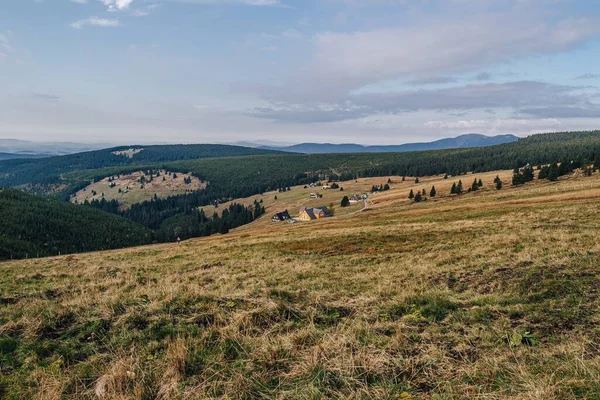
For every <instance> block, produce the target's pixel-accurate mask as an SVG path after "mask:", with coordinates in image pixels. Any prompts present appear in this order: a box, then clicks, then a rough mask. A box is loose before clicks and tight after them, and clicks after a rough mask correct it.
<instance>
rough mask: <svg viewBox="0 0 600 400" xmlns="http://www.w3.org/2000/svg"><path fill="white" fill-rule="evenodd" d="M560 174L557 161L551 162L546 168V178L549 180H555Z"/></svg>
mask: <svg viewBox="0 0 600 400" xmlns="http://www.w3.org/2000/svg"><path fill="white" fill-rule="evenodd" d="M559 175H560V169H559V166H558V164H557V163H554V164H552V165H551V166H550V167H549V168H548V176H547V178H548V180H549V181H556V180H557V179H558V177H559Z"/></svg>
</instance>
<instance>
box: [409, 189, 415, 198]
mask: <svg viewBox="0 0 600 400" xmlns="http://www.w3.org/2000/svg"><path fill="white" fill-rule="evenodd" d="M408 198H409V199H411V200H412V199H414V198H415V194H414V193H413V191H412V189H410V193H409V194H408Z"/></svg>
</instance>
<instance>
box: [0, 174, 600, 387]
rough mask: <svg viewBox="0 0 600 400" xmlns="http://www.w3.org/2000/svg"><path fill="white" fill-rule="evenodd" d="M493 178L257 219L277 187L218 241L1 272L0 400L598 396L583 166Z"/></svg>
mask: <svg viewBox="0 0 600 400" xmlns="http://www.w3.org/2000/svg"><path fill="white" fill-rule="evenodd" d="M496 174H500V176H501V177H502V178H503V179H504V180H505V184H506V186H507V187H505V188H504V189H502V190H500V191H497V190H495V189H494V188H493V184H492V179H493V177H495V176H496ZM510 176H511V172H510V171H501V172H491V173H486V174H481V175H479V174H477V175H466V176H461V177H460V179H462V181H463V183H464V184H465V186H466V187H468V186H470V184H471V182H472V181H473V179H474V178H475V177H477V178H480V177H481V178H482V180H483V181H484V187H483V188H482V190H479V191H477V192H475V193H469V194H465V195H463V196H460V197H456V196H449V195H448V192H449V188H450V185H451V184H452V182H454V181H457V180H458V178H450V179H448V180H445V179H443V178H442V177H440V176H437V177H429V178H421V183H419V184H415V183H414V181H412V178H411V179H407V181H406V182H398V178H397V177H396V178H394V177H392V180H393V181H394V182H395V183H393V184H392V189H391V190H390V191H387V192H384V193H380V194H377V195H375V196H374V197H373V199H372V202H371V205H370V208H369V210H367V211H360V209H361V208H362V207H361V206H360V205H356V206H354V208H353V209H347V210H346V209H345V210H342V209H341V208H339V207H338V208H337V210H336V211H337V212H336V216H335V217H334V218H330V219H327V220H322V221H316V222H311V223H296V224H287V223H281V224H273V223H271V222H270V221H269V220H270V215H271V214H272V213H273V212H275V211H278V210H279V209H282V208H290V211H292V209H294V211H295V208H296V207H298V206H299V205H304V203H307V200H306V193H304V191H305V189H303V188H302V187H294V188H292V191H290V192H286V193H281V194H280V193H277V194H275V193H266V194H265V195H264V196H263V203H264V204H265V205H266V207H267V214H266V215H265V216H263V217H262V218H261V219H259V220H257V221H255V222H253V223H252V224H249V225H246V226H244V227H241V228H239V229H237V230H235V231H232V232H231V233H229V234H228V235H226V236H219V235H217V236H212V237H208V238H203V239H195V240H190V241H187V242H184V243H181V244H179V245H177V244H163V245H156V246H147V247H139V248H134V249H126V250H118V251H108V252H98V253H89V254H79V255H72V256H67V257H57V258H50V259H37V260H23V261H18V262H7V263H3V264H0V269H1V273H0V372H1V373H0V398H6V399H20V398H41V399H61V398H65V399H82V398H83V399H130V398H131V399H154V398H158V399H202V398H224V399H225V398H226V399H230V398H232V399H261V398H264V399H270V398H280V399H320V398H355V399H360V398H363V399H368V398H381V399H411V398H414V399H467V398H482V399H559V398H560V399H586V398H587V399H597V398H600V348H599V346H600V325H599V323H600V309H599V307H600V238H599V237H598V232H599V231H600V174H599V173H596V174H594V175H593V176H592V177H587V178H584V177H579V176H570V177H567V178H564V179H561V180H560V181H559V182H555V183H549V182H541V181H537V180H536V181H535V182H534V183H529V184H527V185H525V186H522V187H517V188H512V187H508V179H509V177H510ZM386 180H387V178H377V179H361V180H358V181H357V182H345V183H344V184H343V185H342V186H344V188H345V190H344V193H340V192H335V193H334V192H328V193H327V194H326V196H331V198H329V197H327V198H324V199H323V200H321V201H318V203H325V204H328V203H329V202H330V201H334V200H335V199H336V198H337V199H338V200H337V202H339V199H340V198H341V195H343V194H350V193H352V192H354V191H357V192H358V191H362V190H365V189H367V188H370V187H371V185H372V184H376V183H377V184H379V183H385V181H386ZM432 185H435V186H436V189H437V191H438V197H436V199H434V200H432V199H430V200H428V201H426V202H423V203H419V204H413V203H411V202H410V201H409V200H408V199H407V196H408V192H409V190H410V189H411V188H412V189H414V190H415V191H416V190H417V189H422V188H426V189H427V191H429V189H430V188H431V186H432ZM309 191H314V190H309ZM275 195H277V196H278V199H277V200H274V196H275ZM253 199H254V198H251V199H248V201H251V200H253ZM315 202H317V201H315ZM337 202H336V203H337ZM309 205H310V204H309ZM313 205H317V204H313Z"/></svg>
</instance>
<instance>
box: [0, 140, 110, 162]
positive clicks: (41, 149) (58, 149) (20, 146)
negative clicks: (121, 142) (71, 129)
mask: <svg viewBox="0 0 600 400" xmlns="http://www.w3.org/2000/svg"><path fill="white" fill-rule="evenodd" d="M109 147H114V145H110V144H106V143H92V144H90V143H72V142H30V141H27V140H20V139H0V153H8V154H14V155H19V156H21V157H18V158H23V157H22V156H28V155H29V156H31V155H33V156H62V155H67V154H74V153H81V152H84V151H93V150H101V149H106V148H109ZM13 158H14V157H13ZM4 159H6V158H4Z"/></svg>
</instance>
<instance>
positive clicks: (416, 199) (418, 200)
mask: <svg viewBox="0 0 600 400" xmlns="http://www.w3.org/2000/svg"><path fill="white" fill-rule="evenodd" d="M421 200H423V196H422V195H421V192H417V194H416V196H415V203H420V202H421Z"/></svg>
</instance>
